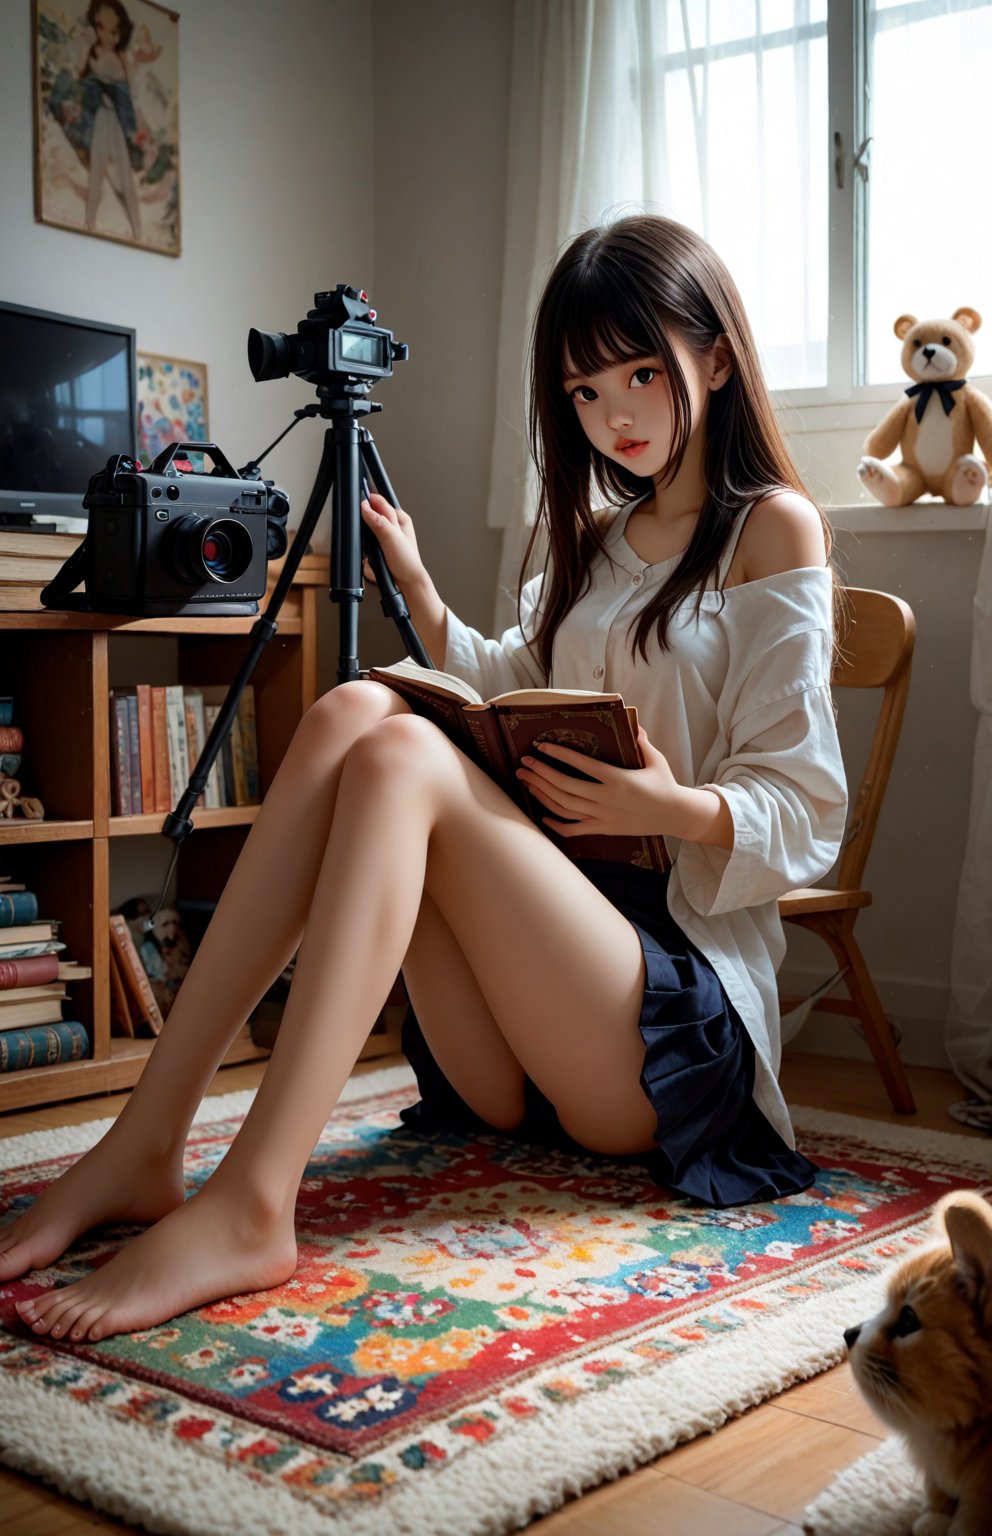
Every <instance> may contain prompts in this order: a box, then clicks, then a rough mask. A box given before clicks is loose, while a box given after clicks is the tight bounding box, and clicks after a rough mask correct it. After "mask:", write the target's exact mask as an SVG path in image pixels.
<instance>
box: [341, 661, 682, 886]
mask: <svg viewBox="0 0 992 1536" xmlns="http://www.w3.org/2000/svg"><path fill="white" fill-rule="evenodd" d="M362 675H363V676H365V677H369V678H371V679H373V681H375V682H379V683H383V684H385V686H386V687H387V688H392V689H393V691H394V692H395V693H398V694H399V695H400V697H401V698H403V699H405V700H406V702H407V703H408V704H409V705H410V707H411V709H412V710H413V711H414V713H415V714H418V715H422V716H423V717H424V718H425V719H428V720H431V721H432V722H433V723H434V724H435V725H436V726H438V727H439V729H440V730H442V731H443V732H444V734H445V735H446V736H447V737H448V739H449V741H452V742H454V744H455V745H456V746H457V747H460V748H461V750H462V751H463V752H464V753H465V754H466V756H468V757H470V758H471V759H472V761H473V762H475V763H476V764H477V765H478V766H479V767H480V768H481V769H482V770H483V772H485V773H487V774H488V775H489V777H490V778H491V779H493V780H494V781H495V783H497V784H498V785H499V786H500V788H501V789H503V790H505V792H506V793H507V794H508V795H509V797H510V799H511V800H513V801H515V803H516V804H517V805H519V806H520V808H521V810H523V811H524V812H525V814H526V815H527V816H529V817H530V819H531V821H533V822H534V823H535V825H536V826H538V827H540V829H541V831H542V832H543V833H544V834H545V836H547V837H548V838H549V839H550V840H551V842H553V843H554V844H555V845H556V847H558V848H560V849H561V850H562V852H563V853H565V854H566V855H567V856H568V857H569V858H570V859H614V860H617V861H618V862H621V863H624V864H633V865H636V866H637V867H638V868H645V869H655V870H657V871H658V872H659V873H664V872H665V870H667V869H669V868H670V867H671V859H670V858H669V855H668V850H667V849H666V847H665V843H664V839H663V838H662V837H660V836H656V835H653V834H651V835H648V834H645V835H643V836H633V835H621V834H610V835H608V836H607V835H605V834H599V833H595V834H590V835H585V836H580V837H562V836H561V835H560V834H558V833H557V832H555V831H554V830H553V829H552V828H550V827H548V826H546V825H545V823H544V821H543V818H544V817H545V816H548V815H550V814H551V812H549V810H548V807H547V806H546V805H544V804H543V803H542V802H541V801H540V800H539V799H538V798H537V796H536V795H533V794H532V793H531V791H530V790H529V788H528V787H527V785H526V784H524V783H522V781H521V780H520V779H518V778H517V777H516V770H517V768H518V767H519V764H520V759H521V758H522V757H523V756H525V755H526V754H530V755H535V756H538V757H539V756H540V754H539V753H536V752H535V748H536V745H537V743H538V742H540V741H550V742H560V743H561V745H562V746H566V747H571V748H572V749H573V750H574V751H576V752H583V753H585V754H587V755H589V756H591V757H594V758H595V759H596V760H597V761H598V762H600V763H608V764H610V765H612V766H615V767H619V768H640V767H643V762H642V759H641V752H640V748H639V746H638V744H637V710H636V709H635V708H634V706H633V705H629V704H625V703H624V701H623V698H622V697H621V695H620V694H619V693H585V692H583V691H582V690H580V689H574V688H518V689H514V690H513V691H512V692H510V693H503V694H499V695H498V696H497V697H495V698H492V699H483V698H482V696H481V694H479V693H478V692H477V691H476V690H475V689H474V688H472V687H471V685H470V684H468V683H466V682H464V681H463V680H462V679H461V678H459V677H454V676H452V675H451V674H450V673H448V672H436V671H433V670H432V669H431V668H429V667H421V666H418V664H417V663H416V662H415V661H411V660H410V659H409V658H405V659H404V660H403V661H399V662H396V663H395V664H394V665H393V666H390V667H372V668H371V669H370V670H369V671H368V672H366V673H363V674H362ZM547 761H548V762H549V763H551V766H552V767H554V768H556V769H558V770H559V771H560V772H562V773H564V774H566V775H567V776H569V777H574V778H578V779H588V778H589V777H590V775H588V774H584V773H582V772H581V771H580V770H579V769H576V768H573V766H572V765H571V764H566V763H565V762H564V761H563V760H562V759H561V758H555V759H554V760H552V759H550V758H548V759H547ZM556 819H560V820H565V819H566V818H564V817H561V818H556Z"/></svg>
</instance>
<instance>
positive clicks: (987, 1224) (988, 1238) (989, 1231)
mask: <svg viewBox="0 0 992 1536" xmlns="http://www.w3.org/2000/svg"><path fill="white" fill-rule="evenodd" d="M937 1214H938V1216H940V1217H942V1218H943V1222H944V1225H945V1227H946V1228H947V1235H948V1237H949V1238H950V1240H951V1251H952V1253H953V1254H954V1258H955V1262H956V1263H957V1265H958V1268H959V1269H960V1271H961V1277H962V1279H963V1280H964V1283H965V1288H966V1290H967V1293H968V1296H969V1298H970V1299H971V1300H974V1299H975V1298H976V1297H977V1295H978V1293H979V1291H980V1290H981V1289H982V1287H983V1286H992V1205H989V1203H988V1201H987V1200H983V1199H982V1198H981V1196H980V1195H975V1194H972V1193H971V1192H970V1191H968V1190H963V1189H962V1190H958V1191H957V1192H956V1193H955V1194H952V1195H945V1196H944V1198H943V1200H941V1201H940V1203H939V1205H938V1206H937Z"/></svg>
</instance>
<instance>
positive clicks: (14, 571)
mask: <svg viewBox="0 0 992 1536" xmlns="http://www.w3.org/2000/svg"><path fill="white" fill-rule="evenodd" d="M82 541H83V535H82V534H81V533H37V532H31V531H29V530H27V529H23V528H22V529H15V528H0V612H8V613H42V612H44V610H43V608H42V606H41V589H42V587H47V586H48V583H49V582H50V581H51V580H52V579H53V577H55V576H57V575H58V573H59V571H60V570H61V569H62V567H63V565H64V564H65V562H66V561H67V560H68V558H69V556H70V555H71V554H74V553H75V551H76V550H77V549H78V548H79V546H80V544H81V543H82Z"/></svg>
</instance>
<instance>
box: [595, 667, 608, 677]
mask: <svg viewBox="0 0 992 1536" xmlns="http://www.w3.org/2000/svg"><path fill="white" fill-rule="evenodd" d="M605 671H606V668H605V667H593V669H592V675H593V677H602V675H603V673H604V672H605Z"/></svg>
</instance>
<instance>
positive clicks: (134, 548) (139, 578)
mask: <svg viewBox="0 0 992 1536" xmlns="http://www.w3.org/2000/svg"><path fill="white" fill-rule="evenodd" d="M190 453H203V454H205V455H208V456H209V457H210V459H211V460H212V461H213V468H212V469H211V470H210V471H209V472H207V471H197V470H194V469H192V467H191V466H190V464H189V460H188V458H187V455H188V454H190ZM180 465H183V466H184V467H182V468H181V467H180ZM256 475H257V471H256ZM83 506H84V507H85V508H86V509H87V511H88V512H89V524H88V527H87V532H86V539H85V541H84V543H83V544H82V545H81V546H80V548H79V549H78V550H77V551H76V553H75V554H74V555H73V556H71V558H70V560H69V561H67V563H66V565H65V566H63V568H62V570H61V571H60V572H59V574H58V576H57V577H56V578H55V580H54V581H53V582H52V583H51V584H50V585H49V586H48V587H46V588H45V591H44V592H43V593H42V594H41V601H42V603H43V604H44V605H45V607H58V608H73V609H79V608H83V609H88V610H90V611H98V612H104V613H108V612H109V613H128V614H133V615H135V616H137V617H140V618H157V617H164V616H173V615H176V614H182V613H189V614H201V615H207V614H210V615H218V614H224V615H228V616H240V615H245V614H254V613H257V612H258V603H257V600H258V598H260V597H262V596H264V594H265V590H266V573H267V564H268V561H269V560H271V559H276V558H278V556H280V555H281V554H283V553H284V551H285V549H286V526H285V525H286V518H287V516H288V514H289V502H288V500H287V498H286V496H285V494H284V493H283V492H282V491H280V490H278V489H277V487H276V486H275V485H274V484H273V483H272V481H271V480H262V479H261V478H260V477H257V478H246V477H245V474H244V473H242V474H238V472H237V471H236V470H235V469H233V468H232V467H231V465H230V463H229V462H228V460H227V459H226V458H225V456H224V454H223V453H222V452H221V450H220V449H219V448H218V447H217V446H216V444H215V443H170V444H169V446H168V447H167V448H165V449H163V451H162V452H161V453H160V454H159V455H158V457H157V458H156V459H155V460H154V462H153V463H152V464H151V465H150V467H149V468H148V469H147V470H143V469H139V467H138V465H137V464H136V463H135V461H134V460H133V459H131V458H128V457H127V456H126V455H125V454H114V455H112V456H111V458H110V459H108V461H107V465H106V468H105V469H101V470H99V471H98V473H97V474H95V475H94V476H93V477H92V479H91V480H90V483H89V488H88V490H87V492H86V495H85V497H84V498H83ZM80 580H85V584H86V595H85V597H81V596H78V595H77V596H69V595H68V594H69V593H71V591H72V589H73V588H74V587H76V586H78V584H79V582H80Z"/></svg>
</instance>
